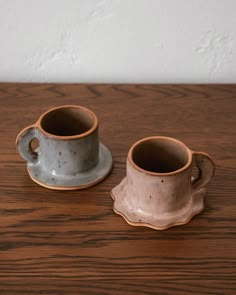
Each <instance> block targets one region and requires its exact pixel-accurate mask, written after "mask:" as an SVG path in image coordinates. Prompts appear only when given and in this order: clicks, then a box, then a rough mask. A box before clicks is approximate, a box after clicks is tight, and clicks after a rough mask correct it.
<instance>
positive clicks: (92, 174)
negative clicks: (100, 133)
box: [27, 143, 112, 190]
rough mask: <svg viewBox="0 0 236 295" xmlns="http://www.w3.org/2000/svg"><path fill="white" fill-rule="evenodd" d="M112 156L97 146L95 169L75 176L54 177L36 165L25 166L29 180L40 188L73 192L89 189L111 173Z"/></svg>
mask: <svg viewBox="0 0 236 295" xmlns="http://www.w3.org/2000/svg"><path fill="white" fill-rule="evenodd" d="M111 168H112V156H111V153H110V151H109V150H108V148H107V147H106V146H105V145H103V144H101V143H100V144H99V160H98V163H97V165H96V166H95V167H93V168H92V169H90V170H88V171H85V172H83V173H79V174H77V175H74V176H71V175H54V174H52V173H48V172H46V171H45V170H43V167H41V165H40V163H39V164H38V165H30V164H27V170H28V173H29V175H30V177H31V179H32V180H33V181H34V182H36V183H38V184H39V185H41V186H44V187H46V188H49V189H55V190H75V189H83V188H87V187H90V186H92V185H94V184H97V183H99V182H100V181H102V180H103V179H104V178H105V177H106V176H107V175H108V174H109V172H110V171H111Z"/></svg>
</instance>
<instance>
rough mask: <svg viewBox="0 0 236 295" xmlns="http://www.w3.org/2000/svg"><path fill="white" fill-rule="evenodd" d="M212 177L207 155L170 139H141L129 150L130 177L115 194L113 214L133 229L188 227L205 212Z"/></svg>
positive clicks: (211, 168)
mask: <svg viewBox="0 0 236 295" xmlns="http://www.w3.org/2000/svg"><path fill="white" fill-rule="evenodd" d="M194 167H197V168H198V170H199V173H198V176H197V177H196V178H193V168H194ZM213 174H214V163H213V160H212V159H211V157H210V156H209V155H208V154H206V153H202V152H195V151H192V150H190V149H189V148H188V147H187V146H186V145H184V144H183V143H182V142H180V141H179V140H176V139H174V138H170V137H163V136H153V137H148V138H144V139H141V140H139V141H138V142H136V143H135V144H134V145H133V146H132V147H131V148H130V150H129V153H128V158H127V176H126V177H125V178H124V179H123V181H122V182H121V183H120V184H119V185H118V186H116V187H115V188H114V189H113V190H112V193H111V194H112V197H113V199H114V211H115V212H116V213H118V214H120V215H122V216H123V217H124V218H125V220H126V221H127V222H128V223H129V224H131V225H144V226H148V227H151V228H154V229H166V228H168V227H171V226H174V225H178V224H184V223H187V222H188V221H189V220H190V219H191V218H192V217H193V216H194V215H196V214H198V213H200V212H201V211H202V210H203V209H204V203H203V200H204V196H205V193H206V191H205V188H204V187H205V186H206V185H207V184H208V182H209V181H210V180H211V178H212V176H213Z"/></svg>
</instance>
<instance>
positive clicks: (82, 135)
mask: <svg viewBox="0 0 236 295" xmlns="http://www.w3.org/2000/svg"><path fill="white" fill-rule="evenodd" d="M66 108H74V109H79V110H83V111H85V112H87V113H88V114H89V115H91V116H92V117H93V119H94V122H93V126H92V127H91V128H90V129H89V130H87V131H86V132H83V133H80V134H76V135H70V136H61V135H55V134H52V133H49V132H47V131H45V130H44V129H43V127H42V124H41V122H42V120H43V118H44V117H45V116H46V115H47V114H49V113H50V112H53V111H56V110H59V109H66ZM32 127H36V128H38V129H39V130H40V131H41V132H42V133H43V134H45V135H46V136H48V137H51V138H55V139H65V140H70V139H77V138H82V137H86V136H88V135H90V134H92V133H93V132H94V131H96V130H97V128H98V118H97V116H96V115H95V113H94V112H93V111H91V110H89V109H87V108H85V107H82V106H77V105H64V106H60V107H55V108H52V109H50V110H48V111H46V112H44V113H43V114H42V115H41V116H40V117H39V119H38V121H37V122H36V123H35V124H34V125H33V126H32Z"/></svg>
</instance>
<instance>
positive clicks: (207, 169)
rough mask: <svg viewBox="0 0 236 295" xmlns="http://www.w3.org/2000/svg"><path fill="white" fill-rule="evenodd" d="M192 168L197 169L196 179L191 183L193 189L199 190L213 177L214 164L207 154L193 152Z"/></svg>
mask: <svg viewBox="0 0 236 295" xmlns="http://www.w3.org/2000/svg"><path fill="white" fill-rule="evenodd" d="M193 167H197V168H198V169H199V174H198V177H197V178H195V179H194V180H193V181H192V185H193V189H194V190H199V189H201V188H202V187H204V186H206V185H207V184H208V183H209V182H210V180H211V179H212V177H213V176H214V173H215V164H214V162H213V160H212V158H211V157H210V156H209V155H208V154H207V153H203V152H193Z"/></svg>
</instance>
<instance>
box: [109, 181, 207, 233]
mask: <svg viewBox="0 0 236 295" xmlns="http://www.w3.org/2000/svg"><path fill="white" fill-rule="evenodd" d="M205 194H206V190H205V188H202V189H200V190H199V191H196V192H193V194H192V196H191V198H190V202H189V203H188V204H187V206H186V207H184V208H183V209H181V210H178V211H175V212H171V213H168V214H167V213H165V214H157V215H156V216H150V215H147V214H146V215H145V216H144V215H142V214H141V213H140V212H138V211H135V210H134V208H130V206H129V203H128V199H129V198H128V196H127V194H126V178H124V179H123V180H122V182H121V183H120V184H119V185H118V186H116V187H115V188H114V189H113V190H112V191H111V197H112V198H113V200H114V205H113V210H114V212H115V213H117V214H119V215H121V216H122V217H123V218H124V219H125V221H126V222H127V223H128V224H130V225H133V226H146V227H150V228H152V229H156V230H165V229H167V228H169V227H172V226H177V225H183V224H186V223H188V222H189V221H190V220H191V219H192V218H193V217H194V216H195V215H197V214H199V213H200V212H202V211H203V209H204V197H205Z"/></svg>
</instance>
